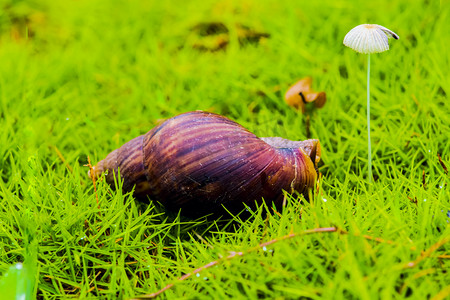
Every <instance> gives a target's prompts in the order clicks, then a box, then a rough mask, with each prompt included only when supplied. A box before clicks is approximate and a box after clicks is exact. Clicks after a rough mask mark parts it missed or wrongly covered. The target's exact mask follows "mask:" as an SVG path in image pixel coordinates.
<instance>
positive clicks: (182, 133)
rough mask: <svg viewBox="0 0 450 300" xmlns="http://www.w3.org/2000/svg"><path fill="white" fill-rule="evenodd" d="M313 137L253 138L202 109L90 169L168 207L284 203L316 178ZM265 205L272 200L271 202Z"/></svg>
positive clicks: (201, 210)
mask: <svg viewBox="0 0 450 300" xmlns="http://www.w3.org/2000/svg"><path fill="white" fill-rule="evenodd" d="M319 160H320V145H319V141H318V140H306V141H302V142H295V141H289V140H285V139H282V138H258V137H257V136H256V135H254V134H253V133H251V132H250V131H248V130H247V129H245V128H244V127H242V126H241V125H239V124H238V123H236V122H234V121H231V120H230V119H228V118H226V117H224V116H221V115H218V114H214V113H208V112H203V111H194V112H188V113H184V114H181V115H178V116H175V117H173V118H171V119H169V120H167V121H165V122H164V123H162V124H161V125H159V126H157V127H155V128H153V129H152V130H150V131H149V132H147V133H146V134H144V135H141V136H138V137H136V138H135V139H133V140H131V141H129V142H128V143H126V144H124V145H123V146H122V147H120V148H119V149H116V150H114V151H113V152H111V153H110V154H109V155H108V156H107V157H106V158H105V159H104V160H102V161H100V162H99V163H98V164H97V165H96V166H95V167H94V174H93V175H94V176H99V175H100V174H101V173H102V172H104V171H107V170H108V173H107V175H106V177H105V178H106V181H107V182H108V183H110V184H112V185H113V184H114V175H113V173H115V174H118V170H120V176H121V178H122V180H123V187H122V188H123V191H124V192H128V191H131V190H132V189H133V188H135V190H134V195H135V196H136V197H138V198H147V196H149V197H150V199H151V200H156V201H159V202H161V203H162V204H163V205H164V206H166V207H168V208H170V209H179V208H183V210H182V211H183V212H187V213H190V214H195V215H201V214H205V213H209V212H215V211H217V210H219V209H220V208H221V205H222V204H223V205H224V206H225V207H226V208H227V209H230V210H234V211H236V210H239V209H242V208H243V207H244V206H243V205H242V203H245V204H247V205H249V206H250V207H252V206H253V205H254V203H255V200H256V201H257V202H261V199H262V198H264V199H265V201H266V202H267V201H274V202H275V204H276V205H279V204H281V202H282V200H283V190H285V191H287V192H293V191H297V192H299V193H304V194H307V193H308V190H309V189H311V188H313V187H314V184H315V182H316V178H317V171H316V164H317V162H318V161H319ZM269 205H270V203H269Z"/></svg>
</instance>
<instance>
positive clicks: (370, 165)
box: [367, 53, 372, 183]
mask: <svg viewBox="0 0 450 300" xmlns="http://www.w3.org/2000/svg"><path fill="white" fill-rule="evenodd" d="M367 139H368V150H369V151H368V156H367V160H368V165H369V183H372V144H371V142H370V53H369V54H367Z"/></svg>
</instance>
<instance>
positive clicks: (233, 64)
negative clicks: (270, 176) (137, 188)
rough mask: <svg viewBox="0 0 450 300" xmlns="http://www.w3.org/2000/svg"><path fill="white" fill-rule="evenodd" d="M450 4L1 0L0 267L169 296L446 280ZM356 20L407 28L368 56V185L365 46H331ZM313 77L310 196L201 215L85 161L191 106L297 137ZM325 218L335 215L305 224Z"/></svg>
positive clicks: (58, 282)
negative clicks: (302, 88)
mask: <svg viewBox="0 0 450 300" xmlns="http://www.w3.org/2000/svg"><path fill="white" fill-rule="evenodd" d="M449 16H450V9H449V7H448V4H445V1H442V3H439V2H437V1H434V2H433V1H406V0H405V1H400V0H399V1H386V0H381V1H376V2H374V1H372V2H369V1H331V0H326V1H254V0H244V1H184V2H181V1H134V0H133V1H106V0H99V1H84V0H82V1H65V2H63V1H61V2H59V1H49V0H48V1H47V0H46V1H32V0H30V1H25V0H23V1H13V0H3V1H0V128H1V129H0V273H1V274H4V273H5V272H6V271H7V270H8V269H9V268H10V266H12V265H14V264H16V263H17V262H24V261H25V260H27V261H28V262H29V263H30V264H32V265H33V268H31V269H32V273H33V276H32V278H34V280H35V284H34V292H35V293H36V294H37V296H38V297H39V298H43V299H54V298H60V297H66V298H70V297H79V298H90V297H92V298H95V297H99V298H133V297H137V296H139V295H145V294H149V293H154V292H156V291H158V290H159V289H161V288H163V287H164V286H166V285H167V284H170V283H174V285H173V287H171V288H170V289H168V290H167V291H165V292H164V293H162V294H161V296H160V297H163V298H164V297H167V298H196V297H197V298H203V297H210V298H228V297H236V298H263V297H267V298H277V297H279V298H282V297H284V298H288V299H291V298H292V299H297V298H302V297H303V298H305V299H319V298H323V299H339V298H350V299H352V298H353V299H377V298H380V299H381V298H382V299H391V298H400V297H407V298H411V299H426V298H433V299H444V298H445V297H448V296H449V294H450V289H449V287H448V286H449V283H450V275H449V273H448V270H449V267H450V260H449V255H450V253H449V250H450V246H449V241H450V240H449V239H450V226H449V221H450V200H449V199H450V192H449V189H450V188H449V186H448V183H449V176H448V171H447V170H446V168H450V156H449V150H450V143H449V137H450V128H449V124H450V109H449V102H448V93H449V87H450V79H449V77H448V75H447V70H448V68H449V62H450V56H449V54H448V52H447V48H448V45H449V44H450V37H449V35H448V32H450V25H449V23H448V22H447V20H448V18H449ZM363 23H376V24H380V25H383V26H386V27H388V28H390V29H392V30H393V31H395V32H396V33H397V34H398V35H399V36H400V40H399V41H396V42H395V43H391V50H390V51H388V52H384V53H380V54H376V55H373V56H372V57H371V118H372V123H371V128H372V131H371V138H372V155H373V166H374V168H373V174H374V182H373V184H372V186H371V188H369V187H368V184H367V175H366V174H367V171H366V170H367V137H366V126H367V125H366V114H365V110H366V107H365V104H366V103H365V91H366V86H365V76H366V73H365V67H366V66H365V64H366V57H365V56H363V55H356V54H355V53H354V52H353V51H351V50H350V49H348V48H346V47H344V46H343V45H342V40H343V37H344V36H345V34H346V33H347V32H348V31H349V30H350V29H351V28H353V27H354V26H356V25H358V24H363ZM305 76H311V77H312V78H313V79H314V85H315V89H316V90H320V91H321V90H324V91H326V92H327V98H328V101H327V103H326V105H325V106H324V107H323V108H322V109H320V110H311V111H309V112H308V116H309V123H310V128H309V132H310V133H309V134H310V136H311V137H313V138H318V139H320V141H321V145H322V148H323V156H322V161H323V163H322V165H321V166H320V169H319V170H320V172H321V174H322V176H321V179H320V185H319V191H318V192H316V194H315V196H314V197H312V199H311V201H309V202H308V201H304V200H303V198H302V197H301V196H299V195H287V199H288V203H287V206H286V209H284V210H283V211H282V212H276V213H275V212H273V210H272V209H271V207H270V205H268V206H262V207H260V208H259V209H258V210H257V211H255V212H253V214H252V216H251V217H250V218H248V219H241V218H239V217H231V216H225V217H223V218H221V219H219V220H217V219H211V218H209V219H205V218H201V219H196V220H193V219H188V218H186V217H183V216H182V215H178V214H177V213H174V212H167V211H165V210H164V208H163V207H161V206H159V205H158V204H153V203H151V204H146V203H138V202H136V201H135V200H134V199H133V197H132V196H131V195H122V193H121V192H120V189H119V190H117V191H114V190H111V188H110V187H108V186H107V185H105V184H104V183H103V182H102V181H99V182H97V186H96V191H94V187H93V184H92V182H91V181H90V180H89V178H88V177H87V175H86V174H87V171H88V168H87V167H85V166H84V165H85V164H87V163H88V157H90V159H91V160H92V162H96V161H98V160H99V159H102V158H103V157H104V156H105V155H106V154H107V153H109V152H110V151H111V150H113V149H115V148H117V147H119V146H120V145H121V144H123V143H124V142H126V141H128V140H130V139H131V138H133V137H135V136H137V135H139V134H142V133H145V132H146V131H148V130H149V129H151V128H152V127H153V126H155V124H156V123H157V122H158V120H160V119H164V118H168V117H171V116H174V115H176V114H179V113H182V112H186V111H190V110H197V109H201V110H208V111H213V112H216V113H220V114H223V115H225V116H227V117H229V118H231V119H233V120H236V121H237V122H239V123H241V124H242V125H244V126H245V127H247V128H249V129H250V130H251V131H253V132H255V133H256V134H257V135H258V136H282V137H285V138H289V139H296V140H301V139H306V138H307V130H306V128H305V124H306V123H307V122H306V121H307V117H306V115H303V114H302V113H301V112H298V111H296V110H294V109H292V108H290V107H288V106H287V105H285V103H284V102H283V93H284V91H285V90H286V89H287V87H288V86H289V85H291V84H292V83H293V82H294V81H295V80H297V79H299V78H302V77H305ZM267 212H269V213H267ZM320 227H326V228H329V227H335V228H337V230H336V231H334V232H329V233H315V234H308V235H301V234H300V233H301V232H303V231H304V230H309V229H314V228H320ZM292 233H297V234H299V235H298V236H296V237H292V238H287V239H284V240H281V239H282V237H286V236H287V235H289V234H292ZM272 240H277V242H275V243H273V244H270V245H267V246H265V247H261V248H255V247H257V246H258V245H259V244H261V243H264V242H267V241H272ZM278 240H279V241H278ZM241 252H242V254H243V255H235V256H234V257H233V258H230V259H226V257H227V256H229V255H230V254H233V253H241ZM214 261H218V263H217V264H216V265H214V266H213V267H210V268H207V269H204V270H202V271H200V272H196V273H195V274H193V275H192V276H191V277H189V278H187V279H185V280H182V281H178V280H177V278H179V277H181V276H183V275H185V274H187V273H190V272H192V271H193V270H195V269H197V268H199V267H201V266H203V265H206V264H208V263H209V262H214ZM27 278H28V277H27Z"/></svg>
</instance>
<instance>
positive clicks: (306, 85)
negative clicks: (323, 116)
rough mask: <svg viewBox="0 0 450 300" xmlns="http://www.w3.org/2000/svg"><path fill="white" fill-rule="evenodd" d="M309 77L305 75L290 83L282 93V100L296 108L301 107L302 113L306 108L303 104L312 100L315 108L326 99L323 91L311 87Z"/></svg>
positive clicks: (323, 103) (320, 105)
mask: <svg viewBox="0 0 450 300" xmlns="http://www.w3.org/2000/svg"><path fill="white" fill-rule="evenodd" d="M311 84H312V79H311V77H305V78H303V79H300V80H299V81H297V82H296V83H295V84H294V85H292V86H291V87H290V88H289V89H288V90H287V92H286V94H285V95H284V100H285V101H286V103H287V104H288V105H289V106H292V107H295V108H297V109H300V108H301V109H302V112H303V113H304V112H305V110H306V107H305V104H306V103H309V102H314V105H315V106H316V107H317V108H321V107H322V106H324V105H325V102H326V101H327V95H326V94H325V92H316V91H313V90H312V89H311Z"/></svg>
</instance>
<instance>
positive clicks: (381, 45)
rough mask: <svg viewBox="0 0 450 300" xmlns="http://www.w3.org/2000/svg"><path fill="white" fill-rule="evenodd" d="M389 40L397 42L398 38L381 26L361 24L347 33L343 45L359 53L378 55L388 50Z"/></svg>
mask: <svg viewBox="0 0 450 300" xmlns="http://www.w3.org/2000/svg"><path fill="white" fill-rule="evenodd" d="M389 38H394V39H396V40H398V39H399V36H398V35H397V34H396V33H395V32H393V31H391V30H389V29H387V28H386V27H383V26H381V25H377V24H362V25H358V26H356V27H355V28H353V29H352V30H350V31H349V32H348V33H347V35H346V36H345V38H344V45H345V46H347V47H349V48H352V49H353V50H355V51H356V52H359V53H364V54H369V53H379V52H384V51H387V50H389V42H388V39H389Z"/></svg>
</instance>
